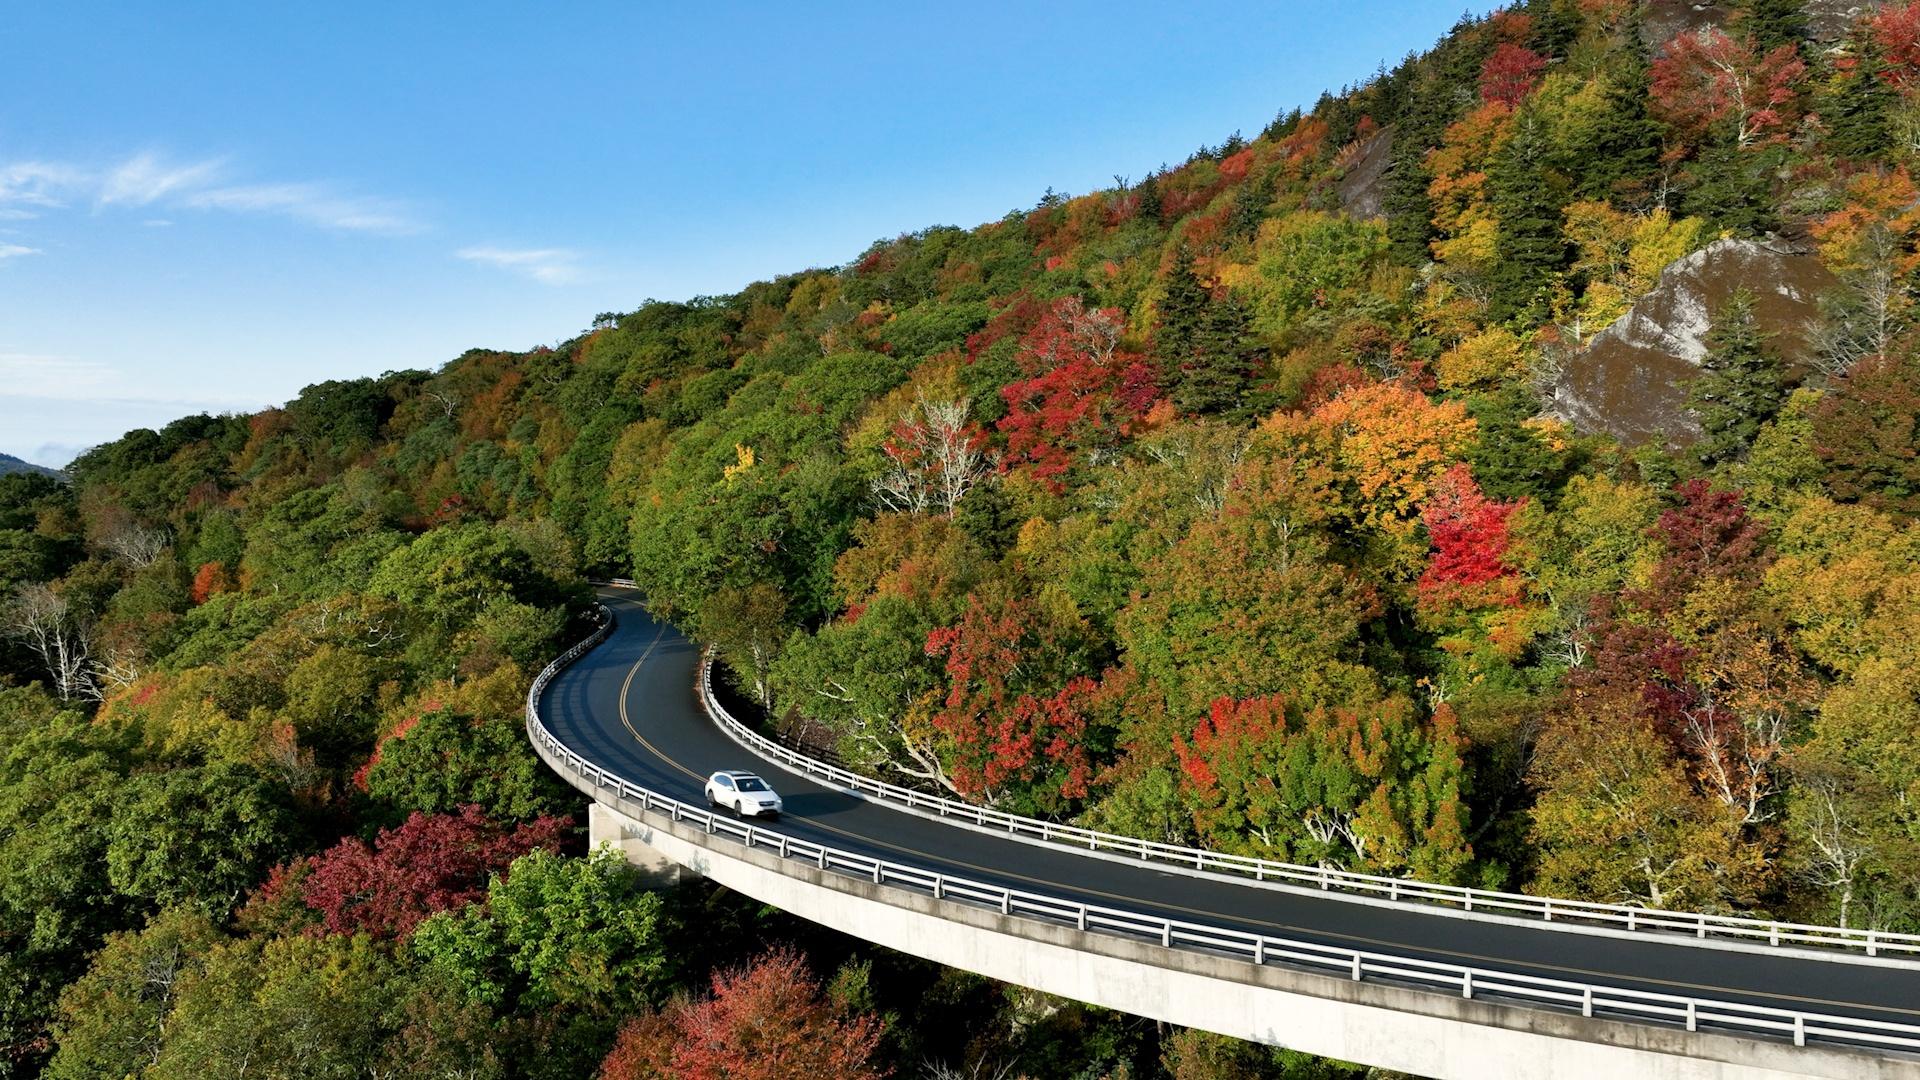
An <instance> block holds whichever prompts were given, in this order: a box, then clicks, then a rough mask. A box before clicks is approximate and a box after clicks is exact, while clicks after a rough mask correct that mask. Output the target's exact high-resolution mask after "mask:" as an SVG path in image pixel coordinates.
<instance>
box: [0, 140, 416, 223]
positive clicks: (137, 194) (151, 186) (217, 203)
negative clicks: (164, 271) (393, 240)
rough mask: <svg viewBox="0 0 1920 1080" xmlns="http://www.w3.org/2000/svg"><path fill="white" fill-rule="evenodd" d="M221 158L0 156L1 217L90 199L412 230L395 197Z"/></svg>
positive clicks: (98, 204) (104, 205)
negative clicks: (291, 177)
mask: <svg viewBox="0 0 1920 1080" xmlns="http://www.w3.org/2000/svg"><path fill="white" fill-rule="evenodd" d="M234 173H235V170H234V168H233V167H232V165H231V164H230V163H229V162H228V160H227V159H226V158H207V159H204V160H200V161H185V162H182V161H172V160H169V159H167V158H164V157H162V156H160V155H158V154H154V153H141V154H135V155H134V156H132V157H129V158H127V159H126V160H124V161H121V162H120V163H118V164H116V165H112V166H109V167H106V168H89V167H84V166H79V165H73V164H68V163H63V162H49V161H21V162H12V163H0V218H5V219H9V220H27V219H30V218H33V217H37V216H39V214H40V213H41V212H43V211H47V210H56V209H61V208H64V207H67V206H69V205H72V204H74V203H76V202H77V203H81V204H86V203H91V204H92V206H93V208H94V209H95V211H104V210H107V209H111V208H120V207H126V208H141V207H153V208H156V209H158V208H171V209H186V210H206V211H223V212H227V213H237V214H260V215H269V216H277V217H284V218H288V219H291V220H294V221H298V222H301V223H303V224H307V225H314V226H318V227H320V228H324V229H337V230H342V231H347V232H368V233H387V234H396V233H410V232H418V231H419V230H420V229H421V228H422V226H421V225H420V223H419V221H418V220H417V219H416V217H415V216H414V214H413V212H412V211H411V209H410V208H409V207H408V206H407V205H406V204H404V203H401V202H399V201H397V200H394V199H385V198H378V197H375V196H370V195H360V194H355V193H353V192H351V191H349V190H346V189H344V188H342V187H340V186H338V185H335V184H331V183H325V182H321V181H295V182H264V183H263V182H255V181H250V180H248V179H247V178H245V177H240V176H236V175H234Z"/></svg>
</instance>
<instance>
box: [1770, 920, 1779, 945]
mask: <svg viewBox="0 0 1920 1080" xmlns="http://www.w3.org/2000/svg"><path fill="white" fill-rule="evenodd" d="M1767 944H1769V945H1778V944H1780V924H1779V923H1774V924H1773V933H1771V934H1768V935H1767Z"/></svg>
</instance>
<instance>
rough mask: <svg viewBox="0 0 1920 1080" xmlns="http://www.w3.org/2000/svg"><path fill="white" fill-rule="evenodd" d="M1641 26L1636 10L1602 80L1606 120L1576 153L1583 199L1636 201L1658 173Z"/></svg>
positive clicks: (1655, 131) (1576, 172) (1655, 126)
mask: <svg viewBox="0 0 1920 1080" xmlns="http://www.w3.org/2000/svg"><path fill="white" fill-rule="evenodd" d="M1641 21H1642V20H1641V18H1640V9H1639V8H1637V7H1636V8H1635V9H1634V13H1633V15H1631V16H1630V17H1629V18H1628V20H1627V24H1626V26H1625V27H1623V28H1622V31H1621V33H1622V36H1623V38H1624V41H1623V42H1622V44H1621V48H1620V55H1621V56H1622V62H1621V63H1619V64H1618V65H1616V66H1615V67H1613V68H1612V69H1611V70H1609V71H1608V72H1607V75H1606V80H1607V98H1606V101H1607V112H1606V116H1605V118H1604V119H1603V120H1601V121H1600V123H1599V124H1598V126H1597V130H1596V131H1595V133H1594V137H1593V139H1592V141H1591V142H1590V143H1589V144H1588V145H1587V146H1585V147H1583V148H1581V150H1580V152H1579V160H1578V162H1577V163H1576V168H1575V169H1574V175H1575V176H1576V177H1577V178H1578V183H1579V189H1580V197H1581V198H1583V199H1605V200H1613V199H1618V198H1621V197H1623V196H1625V197H1626V198H1627V199H1628V200H1629V201H1636V202H1637V201H1639V200H1637V199H1635V198H1634V196H1636V195H1639V194H1641V193H1643V192H1645V191H1646V189H1647V188H1649V187H1651V186H1652V182H1653V178H1654V176H1655V174H1656V173H1657V172H1658V171H1659V168H1660V127H1659V125H1658V124H1656V123H1654V121H1653V118H1652V117H1651V116H1649V115H1648V114H1647V95H1648V92H1649V91H1648V87H1649V84H1650V78H1649V75H1648V68H1649V67H1650V58H1649V57H1648V55H1647V46H1646V43H1645V39H1644V35H1643V33H1642V27H1641Z"/></svg>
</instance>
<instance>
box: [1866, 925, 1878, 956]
mask: <svg viewBox="0 0 1920 1080" xmlns="http://www.w3.org/2000/svg"><path fill="white" fill-rule="evenodd" d="M1875 933H1876V931H1873V930H1869V931H1867V955H1868V956H1873V955H1875V954H1876V953H1878V952H1879V950H1880V946H1879V944H1878V943H1877V942H1875V941H1874V934H1875Z"/></svg>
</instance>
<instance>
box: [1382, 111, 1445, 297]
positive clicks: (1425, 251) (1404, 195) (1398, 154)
mask: <svg viewBox="0 0 1920 1080" xmlns="http://www.w3.org/2000/svg"><path fill="white" fill-rule="evenodd" d="M1427 149H1428V147H1427V145H1426V144H1425V143H1424V142H1422V141H1420V139H1419V138H1418V136H1417V135H1416V133H1415V132H1414V131H1413V129H1411V128H1405V129H1402V130H1400V131H1396V132H1395V133H1394V136H1393V153H1392V155H1391V156H1390V157H1389V159H1388V161H1387V176H1386V191H1385V192H1384V193H1382V195H1381V197H1380V208H1381V210H1382V211H1384V212H1385V213H1386V215H1387V242H1388V244H1389V245H1390V247H1389V250H1390V251H1391V252H1392V254H1393V261H1394V262H1397V263H1399V264H1400V265H1402V266H1423V265H1425V264H1426V262H1427V261H1428V260H1429V259H1431V258H1433V250H1432V248H1431V247H1430V245H1431V244H1432V243H1433V200H1432V199H1431V198H1430V197H1428V195H1427V188H1428V187H1429V186H1431V185H1432V184H1433V174H1432V173H1431V172H1430V171H1428V169H1427Z"/></svg>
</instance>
